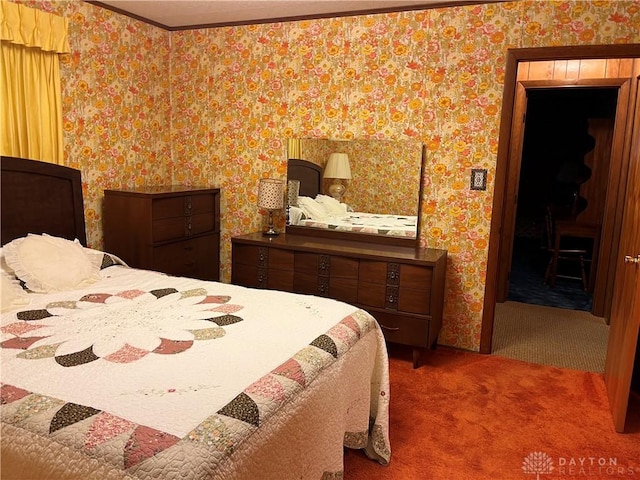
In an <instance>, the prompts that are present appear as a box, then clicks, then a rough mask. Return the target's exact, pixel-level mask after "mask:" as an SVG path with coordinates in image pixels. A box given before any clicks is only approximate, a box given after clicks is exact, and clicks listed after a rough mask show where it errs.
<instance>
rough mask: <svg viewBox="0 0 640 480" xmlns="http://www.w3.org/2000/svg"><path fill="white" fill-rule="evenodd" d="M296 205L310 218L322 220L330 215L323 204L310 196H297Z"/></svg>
mask: <svg viewBox="0 0 640 480" xmlns="http://www.w3.org/2000/svg"><path fill="white" fill-rule="evenodd" d="M298 206H299V207H300V208H301V209H302V211H303V212H304V214H305V215H306V216H307V218H309V219H311V220H324V219H325V218H328V217H329V216H330V215H329V212H327V210H326V209H325V208H324V206H322V205H321V204H319V203H318V202H316V201H315V200H314V199H313V198H311V197H298Z"/></svg>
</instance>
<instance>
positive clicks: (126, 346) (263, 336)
mask: <svg viewBox="0 0 640 480" xmlns="http://www.w3.org/2000/svg"><path fill="white" fill-rule="evenodd" d="M1 162H2V176H1V181H2V199H1V200H2V205H1V206H2V226H1V230H2V245H3V247H2V252H1V253H2V265H3V272H2V279H3V284H2V288H3V290H2V310H3V312H2V323H1V328H0V331H1V334H2V338H1V341H2V343H1V344H0V346H1V347H2V348H1V349H2V359H1V360H2V371H1V372H0V375H1V388H0V393H1V398H2V402H1V406H0V414H1V418H2V439H1V440H2V478H3V479H12V478H15V479H25V478H29V479H37V478H51V479H56V480H61V479H78V478H82V479H123V478H127V479H151V478H154V479H155V478H180V479H231V478H233V479H245V478H246V479H255V478H260V479H283V478H302V479H316V478H317V479H321V478H322V479H333V478H342V475H343V473H342V472H343V449H344V448H345V447H346V448H355V449H362V450H363V452H364V453H365V454H366V455H367V456H369V457H370V458H371V459H372V461H377V462H379V463H380V464H382V465H386V464H388V462H389V460H390V456H391V449H390V444H389V436H388V409H389V379H388V358H387V352H386V348H385V343H384V337H383V335H382V333H381V331H380V327H379V326H378V324H377V322H376V321H375V319H374V318H373V317H371V316H370V315H369V314H368V313H366V312H365V311H363V310H359V309H357V308H356V307H353V306H351V305H349V304H345V303H341V302H337V301H333V300H330V299H325V298H319V297H314V296H306V295H295V294H290V293H285V292H278V291H271V290H257V289H249V288H244V287H240V286H236V285H230V284H224V283H218V282H205V281H201V280H195V279H190V278H184V277H173V276H169V275H165V274H161V273H158V272H152V271H144V270H137V269H133V268H129V267H128V266H127V265H126V264H125V262H123V261H122V259H119V258H117V257H115V256H114V255H111V254H109V252H101V251H98V250H94V249H91V248H87V246H86V236H85V225H84V215H83V207H82V185H81V175H80V172H79V171H77V170H73V169H70V168H67V167H62V166H58V165H52V164H46V163H41V162H36V161H33V160H23V159H15V158H8V157H2V159H1ZM56 262H57V263H56ZM61 265H62V266H61ZM72 265H73V266H74V268H71V266H72Z"/></svg>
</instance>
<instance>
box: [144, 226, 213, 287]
mask: <svg viewBox="0 0 640 480" xmlns="http://www.w3.org/2000/svg"><path fill="white" fill-rule="evenodd" d="M219 242H220V238H219V235H217V234H215V235H207V236H204V237H198V238H193V239H189V240H182V241H180V242H174V243H169V244H167V245H162V246H158V247H154V248H153V266H152V268H153V269H154V270H158V271H161V272H166V273H168V274H170V275H177V276H182V277H193V278H199V279H202V280H218V278H219V271H218V265H219V253H218V252H219V248H220V243H219Z"/></svg>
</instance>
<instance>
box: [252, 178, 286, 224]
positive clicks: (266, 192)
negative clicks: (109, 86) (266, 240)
mask: <svg viewBox="0 0 640 480" xmlns="http://www.w3.org/2000/svg"><path fill="white" fill-rule="evenodd" d="M283 183H284V182H283V181H282V180H276V179H274V178H261V179H260V184H259V186H258V207H260V208H264V209H265V210H268V211H269V226H268V228H267V230H266V231H264V232H262V233H263V235H273V236H275V235H279V234H280V232H278V231H277V230H276V229H275V228H274V226H273V211H274V210H280V209H281V208H282V207H283V206H284V192H283V190H282V189H283Z"/></svg>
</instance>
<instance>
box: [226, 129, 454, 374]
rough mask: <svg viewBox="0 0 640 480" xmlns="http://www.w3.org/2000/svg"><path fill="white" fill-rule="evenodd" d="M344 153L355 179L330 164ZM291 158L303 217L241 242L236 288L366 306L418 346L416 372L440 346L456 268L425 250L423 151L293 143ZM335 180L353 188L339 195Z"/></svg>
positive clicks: (390, 334)
mask: <svg viewBox="0 0 640 480" xmlns="http://www.w3.org/2000/svg"><path fill="white" fill-rule="evenodd" d="M335 153H338V154H340V155H337V156H334V157H333V159H334V160H335V159H336V157H337V159H338V160H340V161H344V158H345V157H346V158H347V159H348V163H349V170H348V172H347V174H344V173H340V170H339V169H338V170H336V169H334V168H333V167H332V166H331V165H328V162H329V160H330V158H331V157H332V154H335ZM288 156H289V163H288V167H289V168H288V172H287V180H288V181H289V182H288V184H289V185H293V184H295V186H296V190H297V193H298V194H297V198H293V197H292V196H291V195H287V196H286V198H287V208H288V210H289V209H290V210H291V212H292V213H291V215H292V216H294V217H296V218H294V219H293V221H291V222H288V224H287V226H286V229H285V231H284V232H282V233H281V234H280V235H278V236H265V235H263V234H262V233H261V232H255V233H250V234H247V235H241V236H237V237H233V238H232V276H231V278H232V282H233V283H236V284H240V285H245V286H249V287H258V288H268V289H277V290H284V291H289V292H296V293H302V294H311V295H318V296H325V297H330V298H334V299H337V300H341V301H345V302H348V303H351V304H353V305H356V306H358V307H360V308H363V309H364V310H367V311H368V312H369V313H371V314H372V315H373V316H374V317H376V319H377V320H378V323H379V324H380V326H381V328H382V331H383V333H384V335H385V338H386V339H387V341H389V342H393V343H399V344H403V345H407V346H410V347H412V351H413V365H414V367H417V366H418V365H419V363H420V358H421V354H422V352H423V351H424V350H425V349H428V348H435V346H436V344H437V337H438V333H439V331H440V328H441V325H442V311H443V303H444V283H445V270H446V262H447V252H446V250H441V249H432V248H420V247H419V245H418V238H417V232H418V231H419V211H420V197H421V181H420V179H421V176H422V169H423V165H424V161H425V155H424V148H423V145H422V144H421V143H419V142H415V141H386V140H371V139H368V140H352V141H339V140H330V139H299V140H295V141H289V154H288ZM336 172H337V173H336ZM327 173H329V174H328V175H325V174H327ZM332 176H338V177H339V178H338V179H337V181H339V182H341V183H342V184H343V186H344V187H345V188H344V191H343V192H342V193H341V196H339V197H337V196H332V195H331V188H330V187H331V185H332V184H334V183H336V178H332ZM291 180H293V181H294V183H293V184H292V183H291V182H290V181H291ZM296 182H299V184H297V183H296ZM316 199H317V201H318V202H319V203H320V206H318V205H315V203H314V202H312V200H316ZM307 207H309V208H307ZM320 207H324V208H325V210H324V211H323V212H324V213H323V212H320V213H319V214H317V215H315V213H316V210H317V208H320ZM330 207H331V208H333V209H334V210H333V211H332V210H331V208H330ZM340 208H342V209H343V210H344V213H343V212H342V210H340Z"/></svg>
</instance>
